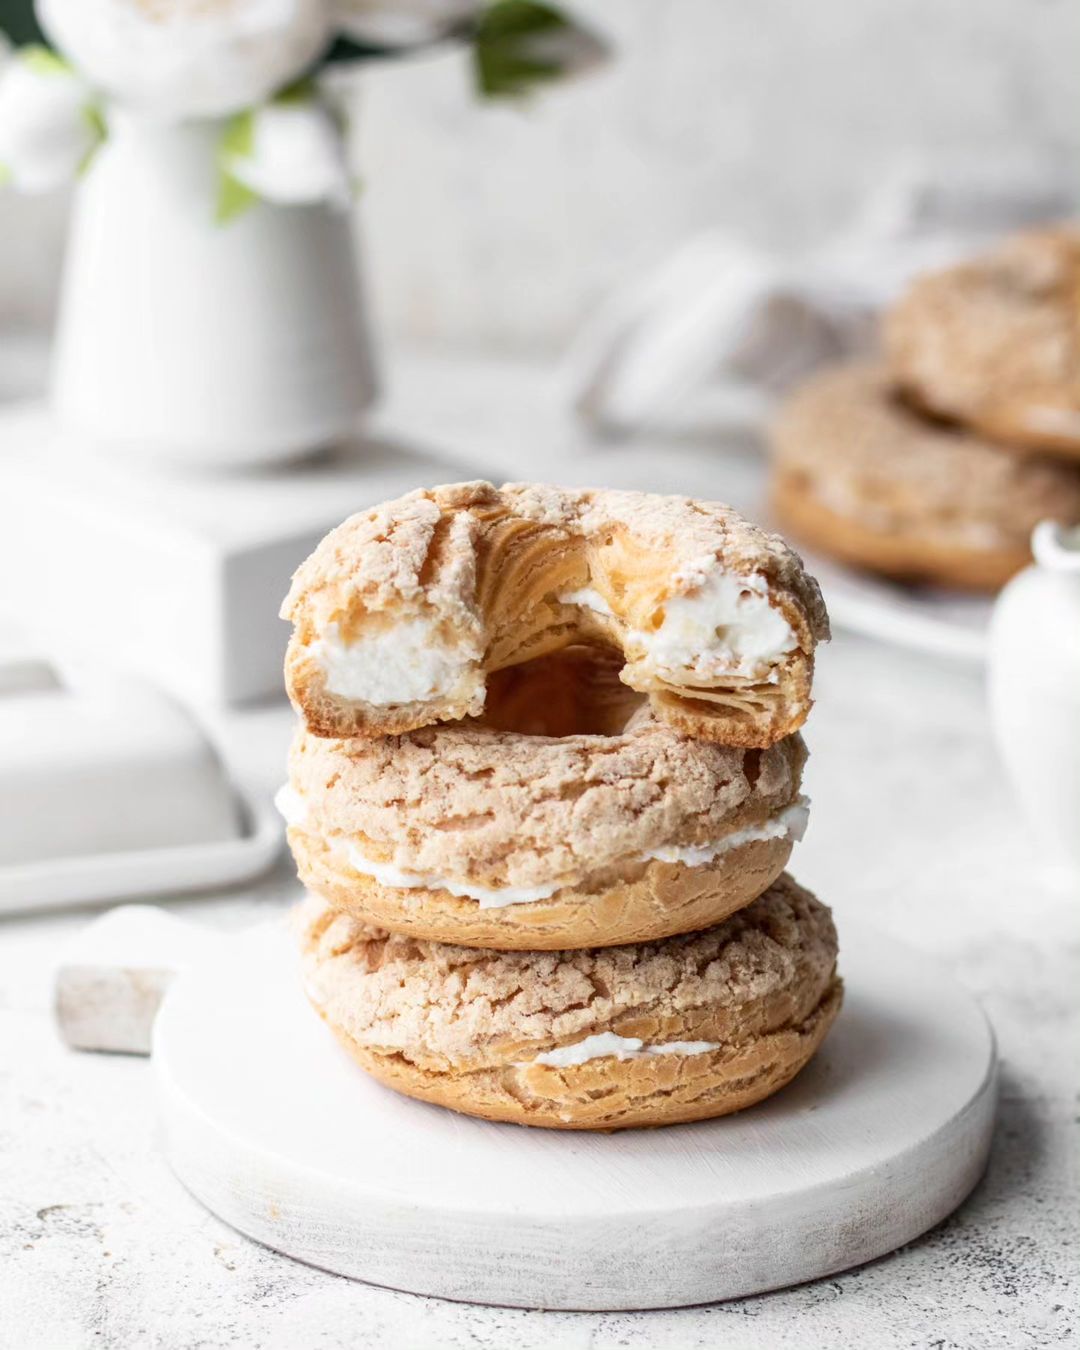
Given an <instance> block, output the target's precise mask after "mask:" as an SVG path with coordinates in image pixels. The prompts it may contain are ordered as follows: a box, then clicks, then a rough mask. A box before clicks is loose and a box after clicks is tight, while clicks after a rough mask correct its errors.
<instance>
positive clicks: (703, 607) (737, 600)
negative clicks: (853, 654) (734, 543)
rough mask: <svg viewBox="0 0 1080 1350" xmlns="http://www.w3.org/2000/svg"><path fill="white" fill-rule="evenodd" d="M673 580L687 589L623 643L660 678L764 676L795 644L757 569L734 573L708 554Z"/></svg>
mask: <svg viewBox="0 0 1080 1350" xmlns="http://www.w3.org/2000/svg"><path fill="white" fill-rule="evenodd" d="M672 580H673V582H674V584H675V585H676V586H683V587H686V588H687V589H686V590H685V591H684V592H683V593H681V594H677V595H673V596H672V597H671V598H670V599H669V600H667V601H666V602H665V603H664V606H663V617H662V618H661V621H660V624H659V626H658V627H657V628H656V629H654V630H653V631H652V632H648V633H646V632H643V631H641V630H640V629H637V628H633V629H631V630H630V631H629V632H628V633H627V635H626V643H625V645H626V648H627V652H628V654H629V655H631V656H632V657H634V659H635V660H640V661H643V662H644V663H645V665H646V667H647V668H649V669H651V670H653V671H654V672H656V673H657V674H658V675H660V676H661V677H675V679H676V681H678V680H682V679H684V678H685V676H686V674H687V673H689V674H690V675H692V676H693V677H694V678H695V679H699V680H702V681H709V680H714V679H716V678H717V677H719V676H722V675H739V676H743V677H745V678H748V679H767V678H769V676H770V673H771V668H772V667H774V666H776V665H777V664H778V663H779V662H780V661H781V660H782V659H783V657H784V656H786V655H787V653H788V652H790V651H793V650H794V649H795V647H797V646H798V639H797V638H796V636H795V633H794V631H793V629H792V627H791V625H790V624H789V623H788V621H787V620H786V619H785V618H784V616H783V615H782V614H781V613H780V611H779V610H778V609H775V608H774V607H773V606H772V605H770V604H769V587H768V582H767V581H766V580H765V578H764V577H763V576H761V575H760V574H759V573H756V572H753V573H750V574H749V575H748V576H735V575H732V574H731V573H729V572H725V571H723V570H722V569H721V568H720V567H719V566H717V564H716V561H715V559H712V558H709V559H705V560H703V561H702V562H699V563H695V564H693V565H691V566H690V567H687V568H685V569H683V570H682V571H681V572H679V573H676V575H675V576H674V577H673V579H672Z"/></svg>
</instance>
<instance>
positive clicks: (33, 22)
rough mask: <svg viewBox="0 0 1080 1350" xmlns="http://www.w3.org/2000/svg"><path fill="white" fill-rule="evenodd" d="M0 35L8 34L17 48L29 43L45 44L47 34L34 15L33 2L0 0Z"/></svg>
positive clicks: (28, 0)
mask: <svg viewBox="0 0 1080 1350" xmlns="http://www.w3.org/2000/svg"><path fill="white" fill-rule="evenodd" d="M0 33H6V34H7V35H8V37H9V38H10V39H11V43H12V45H13V46H15V47H21V46H24V45H25V44H26V43H28V42H40V43H42V44H44V42H45V34H44V33H43V32H42V31H41V25H40V24H39V23H38V21H37V15H36V14H35V13H34V3H33V0H0Z"/></svg>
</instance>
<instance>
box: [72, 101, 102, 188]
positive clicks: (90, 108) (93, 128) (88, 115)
mask: <svg viewBox="0 0 1080 1350" xmlns="http://www.w3.org/2000/svg"><path fill="white" fill-rule="evenodd" d="M82 115H83V118H84V119H85V121H86V123H87V124H88V126H89V127H90V133H91V135H92V136H93V138H94V140H93V143H92V144H91V146H90V149H89V150H87V152H86V154H85V155H83V158H82V163H81V164H80V165H79V168H78V174H79V176H80V177H82V175H83V174H84V173H85V172H86V171H87V169H89V167H90V165H91V164H92V163H93V162H94V156H95V155H96V154H97V152H98V151H99V150H100V149H101V145H102V142H103V141H105V139H106V138H107V137H108V134H109V124H108V123H107V122H106V120H105V114H104V112H103V111H102V108H101V105H100V104H99V103H87V104H86V106H85V107H84V108H83V110H82Z"/></svg>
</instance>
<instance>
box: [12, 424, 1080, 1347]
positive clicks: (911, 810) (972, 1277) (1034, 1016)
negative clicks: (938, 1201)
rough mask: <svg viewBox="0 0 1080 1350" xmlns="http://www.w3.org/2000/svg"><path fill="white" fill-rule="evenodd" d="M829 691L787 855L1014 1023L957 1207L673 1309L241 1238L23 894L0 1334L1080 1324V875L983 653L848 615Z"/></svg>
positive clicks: (275, 764) (1018, 1328) (693, 1331)
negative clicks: (727, 1299) (1008, 762)
mask: <svg viewBox="0 0 1080 1350" xmlns="http://www.w3.org/2000/svg"><path fill="white" fill-rule="evenodd" d="M410 429H411V428H410ZM699 453H700V451H699ZM605 454H611V455H613V456H616V457H617V455H618V452H617V451H606V452H605ZM616 463H617V459H615V458H613V459H612V460H611V461H599V462H597V463H596V465H595V475H594V476H595V478H596V479H597V481H601V480H602V479H606V480H607V481H614V479H615V478H616V476H617V475H616V474H615V473H613V472H606V471H605V465H606V464H610V466H611V467H614V466H615V465H616ZM665 467H667V466H665ZM545 472H546V473H547V474H548V475H549V476H551V477H556V476H557V472H556V470H555V469H554V468H546V470H545ZM665 476H667V475H666V474H665ZM703 476H704V475H703ZM577 477H578V481H580V474H578V475H577ZM688 490H696V491H702V490H703V485H702V483H701V482H700V481H699V482H696V483H694V484H693V485H689V484H688ZM816 695H817V706H816V708H815V710H814V713H813V715H812V718H811V721H810V723H809V726H808V729H807V740H808V743H809V745H810V748H811V761H810V765H809V767H808V773H807V779H808V791H809V792H810V795H811V796H812V798H813V801H814V808H813V814H812V820H811V826H810V830H809V832H808V835H807V838H806V840H805V842H804V843H803V844H802V845H800V847H799V849H798V850H797V852H796V855H795V859H794V866H793V870H794V871H795V873H796V875H797V876H798V877H799V879H800V880H801V881H803V882H804V883H805V884H807V885H809V886H811V887H812V888H813V889H814V890H816V891H817V892H818V893H819V894H820V895H821V896H822V898H824V899H826V900H835V901H838V902H842V903H843V904H844V905H846V906H849V907H850V906H854V907H858V908H859V909H861V910H863V911H864V912H865V915H866V918H867V919H868V920H869V921H871V922H873V923H874V924H877V925H878V926H880V927H881V928H883V929H884V930H886V931H887V932H889V933H891V934H894V935H895V936H896V938H897V939H898V940H900V941H903V942H905V943H907V944H909V945H910V946H913V947H916V948H919V949H923V950H925V951H927V952H930V953H933V954H934V955H935V956H937V957H938V958H940V959H942V960H943V961H944V962H945V963H946V965H947V966H948V967H949V968H950V969H951V970H952V971H953V973H954V974H955V976H956V978H957V979H959V980H960V981H962V982H963V983H964V984H966V985H967V986H968V988H970V989H971V990H973V991H974V992H975V993H976V994H977V995H978V996H979V998H980V999H981V1001H982V1003H983V1006H984V1007H985V1009H986V1011H987V1013H988V1014H989V1016H990V1018H991V1020H992V1021H993V1024H994V1027H995V1029H996V1031H997V1035H998V1039H999V1044H1000V1050H1001V1056H1002V1065H1003V1072H1002V1099H1001V1107H1000V1116H999V1125H998V1130H997V1135H996V1141H995V1147H994V1151H993V1155H992V1159H991V1163H990V1167H989V1171H988V1173H987V1176H986V1178H985V1179H984V1181H983V1182H982V1184H981V1185H980V1186H979V1188H978V1189H977V1190H976V1192H975V1193H974V1195H973V1196H972V1197H971V1198H970V1199H969V1200H968V1201H967V1202H966V1203H965V1204H964V1205H963V1206H962V1207H961V1209H960V1210H959V1211H958V1212H957V1213H956V1214H955V1215H954V1216H953V1217H952V1218H951V1219H949V1220H948V1221H947V1222H946V1223H944V1224H943V1225H941V1226H940V1227H939V1228H938V1229H936V1230H935V1231H934V1232H932V1233H930V1234H928V1235H927V1236H926V1237H925V1238H923V1239H922V1240H920V1241H918V1242H916V1243H913V1244H911V1245H910V1246H909V1247H907V1248H905V1249H903V1250H901V1251H899V1252H897V1253H895V1254H893V1255H891V1256H888V1257H885V1258H883V1259H881V1260H879V1261H876V1262H874V1263H872V1264H871V1265H869V1266H865V1267H863V1268H861V1269H858V1270H854V1271H850V1272H848V1273H845V1274H842V1275H839V1276H837V1277H835V1278H833V1279H829V1280H826V1281H823V1282H820V1283H817V1284H811V1285H807V1286H803V1287H800V1288H796V1289H792V1290H787V1291H782V1292H779V1293H774V1294H768V1295H763V1296H760V1297H756V1298H752V1299H747V1300H743V1301H739V1302H733V1303H726V1304H718V1305H715V1306H709V1307H699V1308H691V1309H685V1310H681V1311H667V1312H649V1313H613V1314H598V1313H551V1312H544V1311H514V1310H507V1309H498V1308H479V1307H470V1306H467V1305H463V1304H454V1303H446V1302H441V1301H438V1300H434V1299H424V1298H417V1297H414V1296H412V1295H408V1294H399V1293H395V1292H392V1291H389V1290H383V1289H377V1288H373V1287H369V1286H365V1285H362V1284H358V1283H354V1282H350V1281H348V1280H344V1279H341V1278H338V1277H336V1276H332V1275H326V1274H324V1273H322V1272H320V1271H318V1270H313V1269H309V1268H307V1267H304V1266H301V1265H298V1264H296V1263H294V1262H292V1261H289V1260H287V1259H285V1258H283V1257H279V1256H277V1255H276V1254H274V1253H273V1252H270V1251H267V1250H265V1249H263V1248H260V1247H257V1246H255V1245H253V1244H252V1243H250V1242H248V1241H246V1240H245V1239H244V1238H242V1237H240V1236H239V1235H238V1234H236V1233H235V1232H233V1231H232V1230H230V1229H229V1228H227V1227H226V1226H225V1225H223V1224H221V1223H219V1222H218V1221H217V1220H216V1219H214V1218H213V1217H212V1216H211V1215H209V1214H208V1213H207V1212H206V1211H205V1210H203V1209H202V1208H201V1207H200V1206H199V1205H198V1204H197V1203H196V1202H195V1201H194V1200H193V1199H192V1198H191V1197H190V1196H189V1195H188V1194H187V1193H186V1192H185V1191H184V1190H183V1189H182V1187H181V1186H180V1185H179V1183H178V1182H177V1181H176V1180H175V1179H174V1178H173V1177H172V1175H171V1174H170V1172H169V1170H168V1168H167V1167H166V1165H165V1163H164V1161H163V1160H162V1157H161V1155H160V1153H159V1151H158V1147H157V1141H156V1137H155V1120H154V1103H153V1097H152V1091H151V1080H150V1072H149V1067H148V1064H147V1063H146V1062H145V1061H143V1060H140V1059H133V1058H125V1057H118V1056H96V1055H80V1054H74V1053H72V1052H69V1051H67V1050H65V1049H64V1048H63V1047H62V1046H61V1044H60V1043H59V1041H58V1039H57V1037H56V1034H55V1031H54V1029H53V1024H52V1017H51V1009H50V968H51V965H52V963H53V962H54V961H55V959H56V957H57V956H58V954H59V953H60V952H61V950H62V947H63V944H64V942H65V941H66V940H67V939H68V938H70V936H71V935H72V934H73V933H75V932H76V931H77V930H78V928H79V927H80V926H81V925H82V924H84V923H85V922H86V921H87V916H86V915H85V914H63V915H53V916H47V917H38V918H24V919H9V920H7V921H6V922H2V923H0V1270H2V1271H3V1274H2V1276H0V1348H2V1350H92V1348H94V1350H96V1348H98V1347H110V1348H111V1347H117V1348H119V1347H123V1348H124V1350H127V1347H132V1350H135V1348H137V1350H194V1348H195V1347H207V1348H209V1347H221V1348H222V1350H224V1348H225V1347H237V1348H238V1350H241V1348H242V1350H295V1347H300V1346H302V1347H304V1350H331V1348H332V1347H368V1346H370V1347H376V1346H377V1347H380V1348H384V1350H392V1348H393V1347H402V1350H406V1348H408V1350H412V1348H413V1347H425V1348H426V1347H429V1346H439V1347H447V1348H448V1350H466V1347H468V1348H469V1350H484V1348H485V1347H490V1348H491V1350H505V1347H507V1346H514V1347H519V1348H520V1350H534V1348H535V1350H615V1348H616V1347H619V1348H620V1350H623V1348H625V1350H635V1348H636V1347H641V1348H642V1350H645V1347H648V1350H693V1348H694V1347H706V1346H709V1347H711V1346H721V1345H722V1346H724V1347H725V1350H774V1348H776V1347H781V1348H782V1347H792V1350H794V1348H795V1347H798V1350H806V1347H813V1346H826V1345H828V1346H859V1347H860V1350H877V1348H878V1347H881V1350H885V1348H886V1347H890V1348H891V1347H920V1348H922V1347H925V1350H994V1348H995V1347H1001V1348H1002V1350H1006V1348H1007V1350H1020V1348H1021V1347H1025V1346H1030V1347H1033V1348H1035V1350H1041V1348H1042V1347H1051V1346H1056V1345H1071V1344H1074V1343H1075V1338H1076V1335H1077V1332H1078V1323H1077V1310H1078V1307H1080V1270H1078V1265H1077V1247H1078V1239H1080V1209H1078V1206H1077V1203H1076V1197H1077V1193H1078V1188H1077V1180H1078V1177H1077V1150H1076V1135H1077V1120H1078V1112H1077V1096H1078V1079H1080V1073H1078V1063H1077V1055H1076V1047H1077V1045H1078V1044H1080V1027H1078V1025H1077V1024H1078V1022H1080V1015H1078V1012H1080V999H1078V997H1077V993H1076V991H1077V989H1078V988H1080V979H1078V974H1080V931H1078V930H1080V919H1078V917H1077V906H1076V898H1077V897H1076V896H1071V897H1070V896H1068V895H1062V894H1060V893H1054V892H1052V891H1051V890H1049V889H1048V888H1047V887H1046V886H1045V885H1044V884H1043V882H1042V881H1041V879H1040V876H1039V870H1038V862H1039V860H1038V857H1037V856H1036V854H1035V852H1034V849H1033V847H1032V845H1031V843H1030V841H1029V839H1028V837H1027V835H1026V833H1025V831H1024V829H1023V826H1022V823H1021V822H1020V820H1019V819H1018V818H1017V816H1016V814H1015V811H1014V808H1013V804H1012V802H1011V799H1010V796H1009V792H1008V788H1007V785H1006V783H1005V782H1004V781H1003V778H1002V774H1001V771H1000V769H999V767H998V763H997V761H996V758H995V755H994V752H993V747H992V745H991V743H990V740H989V736H988V730H987V725H986V716H985V711H984V701H983V689H982V682H981V676H980V674H979V672H978V671H977V670H976V669H975V668H973V667H969V666H963V665H955V664H950V663H948V662H944V661H940V660H937V659H935V658H933V657H930V656H926V655H921V654H918V653H914V652H908V651H904V650H901V649H897V648H892V647H887V646H884V645H880V644H877V643H874V642H872V641H870V640H868V639H865V638H859V637H854V636H851V635H849V634H845V633H841V634H839V635H838V637H837V640H836V641H834V642H833V644H832V645H831V646H829V647H827V648H825V649H823V650H822V653H821V659H820V667H819V676H818V681H817V688H816ZM289 729H290V716H289V713H288V711H287V709H285V708H284V707H270V708H263V709H258V710H254V711H251V712H243V713H233V714H230V715H228V716H227V717H225V718H224V719H222V724H221V728H220V730H221V732H222V734H223V736H224V739H225V741H226V744H227V746H228V748H229V750H230V752H231V756H232V758H233V761H234V763H235V764H236V765H237V766H238V769H239V771H240V773H241V774H242V776H243V777H244V778H245V779H246V780H247V781H248V782H249V784H251V785H252V786H253V787H255V788H257V789H259V790H262V791H269V790H270V789H271V788H272V787H273V786H274V785H275V784H276V782H277V781H278V780H279V778H280V772H281V770H280V765H281V763H282V758H283V755H284V750H285V745H286V742H287V738H288V735H289ZM294 893H295V881H294V879H293V877H292V874H291V871H290V869H289V868H288V867H286V866H285V865H284V864H283V865H282V867H281V868H280V869H279V870H278V872H277V873H276V874H275V875H274V876H273V877H271V878H270V879H269V880H267V881H266V882H264V883H262V884H261V885H260V886H259V887H258V888H257V889H255V890H250V891H246V892H242V893H239V894H236V893H234V894H231V895H229V896H227V897H222V898H215V899H203V900H197V901H184V902H176V903H174V904H173V905H172V906H170V907H171V908H174V909H175V910H176V911H178V912H181V913H184V914H186V915H188V916H190V917H193V918H196V919H199V920H201V921H203V922H205V923H207V924H212V925H217V926H220V927H236V926H239V925H241V924H244V923H246V922H248V921H250V920H251V919H252V918H254V917H256V916H257V915H260V916H261V915H265V914H266V912H267V910H268V908H271V907H274V906H279V905H283V904H285V903H287V901H288V900H289V898H290V897H291V896H292V895H293V894H294ZM841 939H842V934H841Z"/></svg>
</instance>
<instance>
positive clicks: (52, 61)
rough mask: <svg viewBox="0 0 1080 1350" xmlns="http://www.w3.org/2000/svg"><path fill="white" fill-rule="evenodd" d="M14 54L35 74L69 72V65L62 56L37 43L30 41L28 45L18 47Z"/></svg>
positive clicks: (63, 73)
mask: <svg viewBox="0 0 1080 1350" xmlns="http://www.w3.org/2000/svg"><path fill="white" fill-rule="evenodd" d="M16 55H17V57H18V59H19V60H20V61H21V62H22V63H23V65H24V66H25V67H26V69H27V70H32V71H33V72H34V74H35V75H70V74H71V66H70V65H69V64H68V62H67V61H65V60H64V58H63V57H62V56H58V55H57V53H56V52H54V51H52V50H51V48H49V47H42V46H41V45H40V44H38V43H31V45H30V46H29V47H20V48H19V50H18V52H17V53H16Z"/></svg>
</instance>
